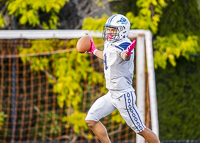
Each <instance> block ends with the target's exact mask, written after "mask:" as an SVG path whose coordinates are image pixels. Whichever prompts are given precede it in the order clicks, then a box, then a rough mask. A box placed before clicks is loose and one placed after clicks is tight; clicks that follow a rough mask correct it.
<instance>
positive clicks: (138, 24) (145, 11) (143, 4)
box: [82, 0, 166, 33]
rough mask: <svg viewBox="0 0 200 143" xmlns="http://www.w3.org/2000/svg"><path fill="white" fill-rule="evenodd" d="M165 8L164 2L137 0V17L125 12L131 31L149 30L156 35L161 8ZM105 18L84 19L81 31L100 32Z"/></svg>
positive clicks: (162, 0) (160, 0) (104, 16)
mask: <svg viewBox="0 0 200 143" xmlns="http://www.w3.org/2000/svg"><path fill="white" fill-rule="evenodd" d="M151 5H153V12H154V13H152V11H151V10H150V9H149V8H150V6H151ZM165 6H166V3H165V1H164V0H158V1H156V0H148V1H147V0H138V1H137V7H138V8H139V12H138V16H135V15H134V14H133V12H127V13H126V14H125V15H126V16H127V18H128V19H129V20H130V22H131V28H132V29H149V30H151V31H152V32H153V33H156V32H157V30H158V29H157V28H158V22H159V21H160V16H161V14H162V8H163V7H165ZM117 13H118V12H117ZM107 18H108V16H106V15H103V16H102V17H101V18H94V19H93V18H91V17H89V18H85V20H84V22H83V28H82V29H88V30H99V31H102V30H103V25H104V24H105V22H106V20H107Z"/></svg>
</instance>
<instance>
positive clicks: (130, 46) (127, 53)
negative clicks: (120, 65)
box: [125, 40, 136, 55]
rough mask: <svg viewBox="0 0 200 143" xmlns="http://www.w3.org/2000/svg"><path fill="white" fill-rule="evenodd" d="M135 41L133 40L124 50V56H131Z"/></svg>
mask: <svg viewBox="0 0 200 143" xmlns="http://www.w3.org/2000/svg"><path fill="white" fill-rule="evenodd" d="M135 43H136V40H134V41H133V42H132V43H131V44H130V45H129V46H128V47H127V49H126V51H125V53H126V55H131V51H132V50H133V49H134V48H135Z"/></svg>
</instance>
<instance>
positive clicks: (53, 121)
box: [32, 111, 61, 138]
mask: <svg viewBox="0 0 200 143" xmlns="http://www.w3.org/2000/svg"><path fill="white" fill-rule="evenodd" d="M58 123H59V115H57V114H56V113H55V112H53V111H52V112H48V113H47V114H45V113H41V114H40V118H39V122H38V123H37V124H36V126H39V127H43V128H42V130H38V135H39V136H40V137H42V138H45V135H44V134H43V133H46V134H47V135H50V134H54V135H57V134H58V132H60V131H61V127H60V126H59V125H58ZM44 125H45V127H44ZM32 130H34V128H32Z"/></svg>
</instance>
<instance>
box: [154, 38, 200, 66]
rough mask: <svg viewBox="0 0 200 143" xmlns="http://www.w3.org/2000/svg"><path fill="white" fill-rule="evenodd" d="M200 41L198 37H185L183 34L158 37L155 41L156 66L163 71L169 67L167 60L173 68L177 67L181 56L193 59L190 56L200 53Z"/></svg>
mask: <svg viewBox="0 0 200 143" xmlns="http://www.w3.org/2000/svg"><path fill="white" fill-rule="evenodd" d="M199 42H200V39H199V37H197V36H188V37H185V36H184V35H183V34H173V35H170V36H165V37H159V36H158V37H157V38H156V40H154V49H155V53H154V66H155V68H158V67H159V66H160V67H162V68H163V69H165V68H166V66H167V60H169V63H171V64H172V66H176V59H177V58H179V57H180V56H183V57H185V58H186V59H188V60H189V59H191V58H190V57H189V54H196V53H198V52H200V48H199Z"/></svg>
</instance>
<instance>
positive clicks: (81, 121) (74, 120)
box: [62, 111, 88, 134]
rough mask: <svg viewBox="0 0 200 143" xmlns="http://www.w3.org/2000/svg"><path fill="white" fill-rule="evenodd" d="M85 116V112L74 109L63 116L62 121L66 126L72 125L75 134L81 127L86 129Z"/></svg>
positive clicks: (79, 131)
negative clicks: (68, 114)
mask: <svg viewBox="0 0 200 143" xmlns="http://www.w3.org/2000/svg"><path fill="white" fill-rule="evenodd" d="M85 117H86V113H81V112H78V111H75V112H74V113H73V114H72V115H70V116H64V117H63V119H62V121H63V122H67V124H66V128H69V127H71V125H72V126H73V128H74V132H75V133H77V134H80V133H81V128H83V129H85V130H86V129H88V127H87V125H86V124H85Z"/></svg>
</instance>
